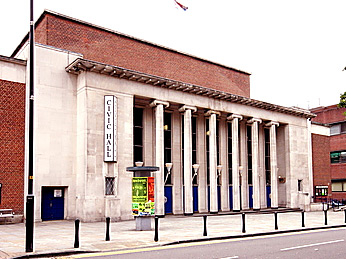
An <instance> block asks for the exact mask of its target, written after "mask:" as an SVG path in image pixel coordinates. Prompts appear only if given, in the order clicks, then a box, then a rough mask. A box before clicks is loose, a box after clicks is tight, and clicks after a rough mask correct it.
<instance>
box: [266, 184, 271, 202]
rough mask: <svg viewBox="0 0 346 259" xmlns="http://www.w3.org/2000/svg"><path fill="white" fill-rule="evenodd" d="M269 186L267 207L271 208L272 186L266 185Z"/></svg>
mask: <svg viewBox="0 0 346 259" xmlns="http://www.w3.org/2000/svg"><path fill="white" fill-rule="evenodd" d="M266 188H267V208H270V207H271V205H272V204H271V203H272V202H271V199H270V194H271V190H272V189H271V187H270V185H269V186H267V187H266Z"/></svg>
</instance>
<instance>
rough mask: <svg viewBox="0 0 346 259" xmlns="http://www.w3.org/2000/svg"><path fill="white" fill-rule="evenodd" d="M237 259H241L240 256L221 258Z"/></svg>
mask: <svg viewBox="0 0 346 259" xmlns="http://www.w3.org/2000/svg"><path fill="white" fill-rule="evenodd" d="M236 258H239V256H237V255H235V256H231V257H224V258H220V259H236Z"/></svg>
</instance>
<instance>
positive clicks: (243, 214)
mask: <svg viewBox="0 0 346 259" xmlns="http://www.w3.org/2000/svg"><path fill="white" fill-rule="evenodd" d="M241 219H242V223H243V229H242V232H243V233H245V232H246V231H245V213H242V214H241Z"/></svg>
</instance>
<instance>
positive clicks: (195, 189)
mask: <svg viewBox="0 0 346 259" xmlns="http://www.w3.org/2000/svg"><path fill="white" fill-rule="evenodd" d="M192 188H193V189H192V190H193V212H198V186H193V187H192Z"/></svg>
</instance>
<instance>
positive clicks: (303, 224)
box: [302, 211, 305, 228]
mask: <svg viewBox="0 0 346 259" xmlns="http://www.w3.org/2000/svg"><path fill="white" fill-rule="evenodd" d="M302 228H305V218H304V211H302Z"/></svg>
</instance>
